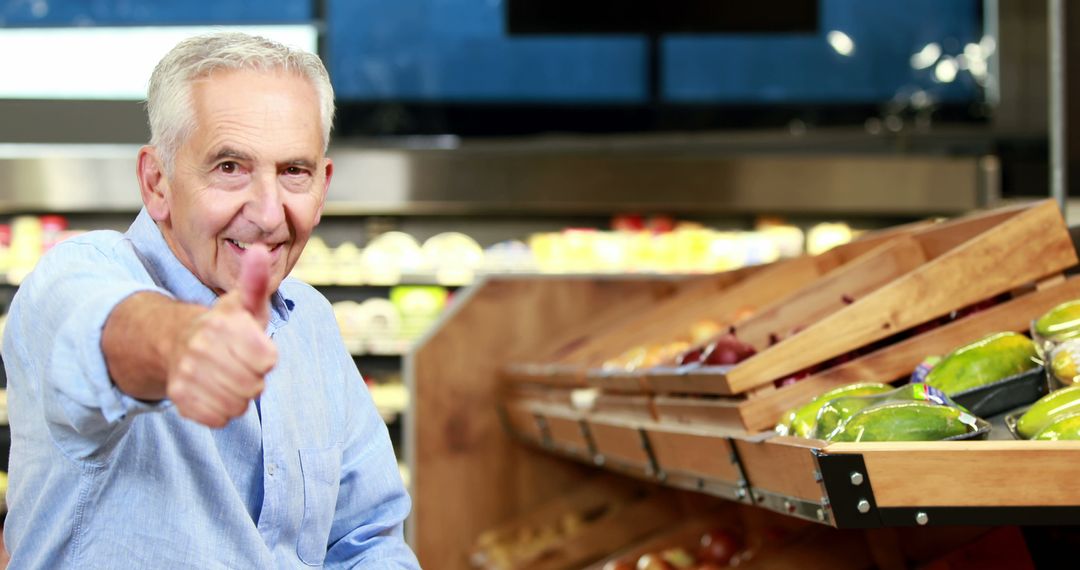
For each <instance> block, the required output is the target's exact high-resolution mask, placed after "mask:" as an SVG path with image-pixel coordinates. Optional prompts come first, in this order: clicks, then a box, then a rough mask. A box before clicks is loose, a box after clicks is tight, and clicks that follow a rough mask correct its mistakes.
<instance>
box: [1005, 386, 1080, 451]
mask: <svg viewBox="0 0 1080 570" xmlns="http://www.w3.org/2000/svg"><path fill="white" fill-rule="evenodd" d="M1072 412H1080V386H1069V387H1068V388H1063V389H1061V390H1055V391H1053V392H1050V393H1049V394H1047V395H1045V396H1043V397H1042V398H1040V399H1039V401H1038V402H1035V403H1034V404H1032V405H1031V407H1030V408H1028V411H1026V412H1024V415H1022V416H1020V419H1019V420H1017V422H1016V433H1018V434H1020V437H1023V438H1025V439H1031V438H1033V437H1035V434H1037V433H1039V432H1040V431H1042V429H1043V428H1045V427H1046V426H1047V425H1048V424H1049V423H1050V422H1051V421H1052V420H1053V419H1054V418H1056V417H1057V416H1060V415H1064V414H1068V413H1072Z"/></svg>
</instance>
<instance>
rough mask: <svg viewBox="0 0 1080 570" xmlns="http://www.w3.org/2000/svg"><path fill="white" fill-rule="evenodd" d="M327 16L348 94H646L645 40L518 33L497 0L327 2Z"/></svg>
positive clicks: (537, 97) (621, 97)
mask: <svg viewBox="0 0 1080 570" xmlns="http://www.w3.org/2000/svg"><path fill="white" fill-rule="evenodd" d="M327 24H328V30H327V35H328V37H327V53H326V57H327V61H328V64H329V67H330V75H331V77H333V79H334V83H335V89H336V90H337V93H338V96H339V98H341V99H343V100H379V99H402V100H411V101H439V102H454V101H461V102H466V101H467V102H521V101H542V102H554V103H560V102H565V103H575V102H609V103H619V102H630V103H640V102H643V101H644V100H645V82H646V79H645V64H644V62H645V42H644V40H642V39H640V38H637V37H543V38H536V37H532V38H510V37H508V36H507V35H506V33H505V26H504V23H503V5H502V2H500V1H499V0H328V3H327Z"/></svg>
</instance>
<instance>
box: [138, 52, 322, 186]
mask: <svg viewBox="0 0 1080 570" xmlns="http://www.w3.org/2000/svg"><path fill="white" fill-rule="evenodd" d="M238 69H251V70H282V71H289V72H293V73H296V74H298V75H300V76H301V77H303V78H305V79H307V80H308V81H309V82H311V85H312V86H313V87H314V88H315V92H316V93H317V94H318V96H319V108H320V112H321V115H322V117H321V118H322V131H323V152H326V148H327V146H328V145H329V144H330V127H331V126H332V125H333V122H334V88H333V87H332V86H331V85H330V75H329V74H328V73H327V72H326V67H324V66H323V63H322V60H320V59H319V57H318V56H316V55H314V54H312V53H308V52H306V51H302V50H298V49H293V48H290V47H287V46H284V45H282V44H280V43H278V42H275V41H272V40H268V39H266V38H262V37H258V36H250V35H247V34H242V33H239V32H213V33H209V34H204V35H199V36H194V37H191V38H188V39H186V40H184V41H182V42H180V43H179V44H177V45H176V47H174V48H173V49H172V50H171V51H169V53H168V54H166V55H165V57H164V58H162V60H161V61H160V62H158V64H157V67H155V68H154V73H153V74H152V75H151V76H150V87H149V90H148V94H147V98H146V111H147V115H148V116H149V120H150V144H151V145H153V146H155V147H156V148H157V149H158V153H159V155H160V156H161V159H162V162H163V163H164V167H165V172H166V173H167V174H169V173H171V172H172V168H173V163H174V160H175V158H176V153H177V152H178V151H179V150H180V146H181V145H182V144H183V142H184V140H186V138H187V137H188V136H189V135H190V134H191V130H192V129H193V128H194V126H195V117H194V110H193V109H192V101H191V83H192V81H195V80H196V79H200V78H204V77H207V76H209V75H211V74H212V73H214V72H215V71H219V70H238Z"/></svg>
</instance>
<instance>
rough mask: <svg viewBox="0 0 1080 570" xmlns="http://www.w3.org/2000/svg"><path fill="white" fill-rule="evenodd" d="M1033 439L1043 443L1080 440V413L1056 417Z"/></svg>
mask: <svg viewBox="0 0 1080 570" xmlns="http://www.w3.org/2000/svg"><path fill="white" fill-rule="evenodd" d="M1031 439H1035V440H1041V441H1057V440H1078V439H1080V412H1075V413H1071V414H1063V415H1060V416H1056V417H1055V418H1054V419H1053V421H1051V422H1050V423H1049V424H1048V425H1047V426H1046V427H1044V428H1043V429H1042V430H1041V431H1039V433H1037V434H1035V437H1033V438H1031Z"/></svg>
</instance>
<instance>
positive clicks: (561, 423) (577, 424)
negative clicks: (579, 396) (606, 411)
mask: <svg viewBox="0 0 1080 570" xmlns="http://www.w3.org/2000/svg"><path fill="white" fill-rule="evenodd" d="M544 420H545V421H546V422H547V428H548V433H549V434H551V441H552V443H554V444H555V445H556V446H557V447H559V448H560V449H562V450H563V451H564V452H566V453H570V454H573V455H577V456H580V457H582V458H585V459H589V458H591V457H592V453H591V451H590V450H589V442H588V441H587V440H586V439H585V434H584V433H582V431H581V420H577V419H574V418H568V417H560V416H556V415H546V416H544Z"/></svg>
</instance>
